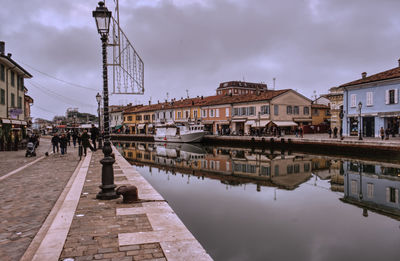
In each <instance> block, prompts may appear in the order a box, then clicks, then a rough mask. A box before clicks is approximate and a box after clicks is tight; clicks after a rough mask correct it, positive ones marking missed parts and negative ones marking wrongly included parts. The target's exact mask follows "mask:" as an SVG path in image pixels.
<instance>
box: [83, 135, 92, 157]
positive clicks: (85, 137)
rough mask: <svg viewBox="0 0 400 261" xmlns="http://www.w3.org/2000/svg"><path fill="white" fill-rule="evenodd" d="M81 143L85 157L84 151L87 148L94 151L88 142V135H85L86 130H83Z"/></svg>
mask: <svg viewBox="0 0 400 261" xmlns="http://www.w3.org/2000/svg"><path fill="white" fill-rule="evenodd" d="M81 142H82V146H83V153H84V154H85V156H86V151H87V148H89V149H90V150H91V151H94V150H95V149H94V148H93V147H92V145H91V144H90V141H89V134H88V133H87V130H84V131H83V133H82V136H81Z"/></svg>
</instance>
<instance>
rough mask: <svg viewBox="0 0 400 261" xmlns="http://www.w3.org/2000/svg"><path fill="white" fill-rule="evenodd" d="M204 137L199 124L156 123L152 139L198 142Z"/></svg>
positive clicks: (202, 129)
mask: <svg viewBox="0 0 400 261" xmlns="http://www.w3.org/2000/svg"><path fill="white" fill-rule="evenodd" d="M203 137H204V126H203V125H201V124H189V123H185V124H179V125H178V124H176V125H158V126H156V134H155V135H154V141H163V142H200V141H201V140H202V139H203Z"/></svg>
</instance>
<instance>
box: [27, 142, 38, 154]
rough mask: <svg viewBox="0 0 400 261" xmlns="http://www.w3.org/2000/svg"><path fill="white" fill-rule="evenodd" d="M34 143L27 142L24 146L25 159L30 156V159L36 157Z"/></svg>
mask: <svg viewBox="0 0 400 261" xmlns="http://www.w3.org/2000/svg"><path fill="white" fill-rule="evenodd" d="M35 150H36V142H35V143H33V142H28V144H27V145H26V152H25V157H28V156H31V157H36V151H35Z"/></svg>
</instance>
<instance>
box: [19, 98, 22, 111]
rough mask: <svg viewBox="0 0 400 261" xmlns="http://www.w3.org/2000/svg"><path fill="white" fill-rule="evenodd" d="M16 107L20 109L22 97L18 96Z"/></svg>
mask: <svg viewBox="0 0 400 261" xmlns="http://www.w3.org/2000/svg"><path fill="white" fill-rule="evenodd" d="M18 108H19V109H22V97H18Z"/></svg>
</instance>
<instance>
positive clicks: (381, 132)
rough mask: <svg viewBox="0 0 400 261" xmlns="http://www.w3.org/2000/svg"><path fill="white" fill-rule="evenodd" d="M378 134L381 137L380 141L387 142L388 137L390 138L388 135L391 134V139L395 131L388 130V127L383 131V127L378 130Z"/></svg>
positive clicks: (394, 135) (393, 129) (392, 129)
mask: <svg viewBox="0 0 400 261" xmlns="http://www.w3.org/2000/svg"><path fill="white" fill-rule="evenodd" d="M379 132H380V135H381V139H382V140H384V139H385V140H388V139H389V137H390V134H392V137H396V131H395V128H390V127H388V128H386V130H385V129H383V127H381V129H380V130H379Z"/></svg>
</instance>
